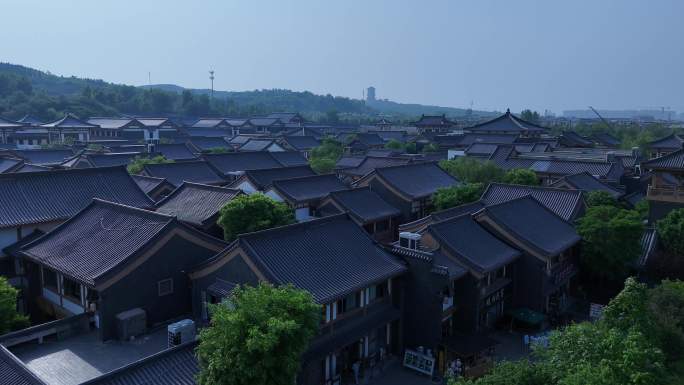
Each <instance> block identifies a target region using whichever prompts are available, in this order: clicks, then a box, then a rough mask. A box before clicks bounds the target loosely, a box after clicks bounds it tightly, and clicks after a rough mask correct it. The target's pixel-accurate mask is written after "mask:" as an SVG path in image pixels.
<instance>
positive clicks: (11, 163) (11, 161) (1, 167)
mask: <svg viewBox="0 0 684 385" xmlns="http://www.w3.org/2000/svg"><path fill="white" fill-rule="evenodd" d="M22 163H23V161H22V160H21V159H15V158H5V157H0V173H4V172H9V171H11V170H13V169H14V168H16V167H17V166H19V165H21V164H22Z"/></svg>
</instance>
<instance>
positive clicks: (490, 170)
mask: <svg viewBox="0 0 684 385" xmlns="http://www.w3.org/2000/svg"><path fill="white" fill-rule="evenodd" d="M439 165H440V166H441V167H442V168H443V169H444V170H445V171H446V172H448V173H449V174H451V175H452V176H453V177H455V178H456V179H458V180H460V181H461V182H465V183H482V184H483V185H485V186H486V185H487V184H489V183H491V182H500V181H501V180H502V179H503V176H504V174H505V173H504V170H502V169H500V168H499V167H497V166H496V165H495V164H494V163H492V162H489V161H486V162H481V161H478V160H476V159H473V158H469V157H465V156H462V157H458V158H456V159H451V160H443V161H441V162H439Z"/></svg>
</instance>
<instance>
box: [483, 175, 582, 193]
mask: <svg viewBox="0 0 684 385" xmlns="http://www.w3.org/2000/svg"><path fill="white" fill-rule="evenodd" d="M573 175H574V174H573ZM492 185H496V186H513V187H522V188H530V189H540V190H552V191H561V192H566V193H569V194H580V193H579V192H578V191H577V190H568V189H566V188H561V187H553V186H530V185H525V184H514V183H503V182H490V183H489V185H487V188H486V189H485V191H484V192H483V193H482V196H484V195H485V193H486V192H487V191H489V188H490V186H492Z"/></svg>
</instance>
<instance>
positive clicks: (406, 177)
mask: <svg viewBox="0 0 684 385" xmlns="http://www.w3.org/2000/svg"><path fill="white" fill-rule="evenodd" d="M374 172H375V173H376V174H377V175H378V176H379V177H380V178H381V179H382V180H384V181H385V182H386V183H388V184H389V185H391V186H393V187H394V188H396V189H397V190H399V191H400V192H401V193H402V194H404V195H406V196H408V197H410V198H411V199H416V198H424V197H428V196H430V195H432V194H434V193H435V192H436V191H437V189H439V188H442V187H450V186H455V185H458V184H460V182H459V181H458V180H456V179H455V178H454V177H452V176H451V175H449V174H447V172H446V171H444V170H442V169H441V168H440V167H439V166H438V165H437V164H436V163H413V164H407V165H403V166H394V167H384V168H377V169H375V171H374Z"/></svg>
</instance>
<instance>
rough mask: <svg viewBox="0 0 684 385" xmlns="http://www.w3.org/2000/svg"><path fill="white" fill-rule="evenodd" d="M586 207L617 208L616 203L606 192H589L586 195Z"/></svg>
mask: <svg viewBox="0 0 684 385" xmlns="http://www.w3.org/2000/svg"><path fill="white" fill-rule="evenodd" d="M585 199H586V202H587V206H589V207H593V206H617V205H618V202H617V200H616V199H615V198H613V196H612V195H610V194H609V193H608V192H607V191H590V192H589V193H588V194H586V198H585Z"/></svg>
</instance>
